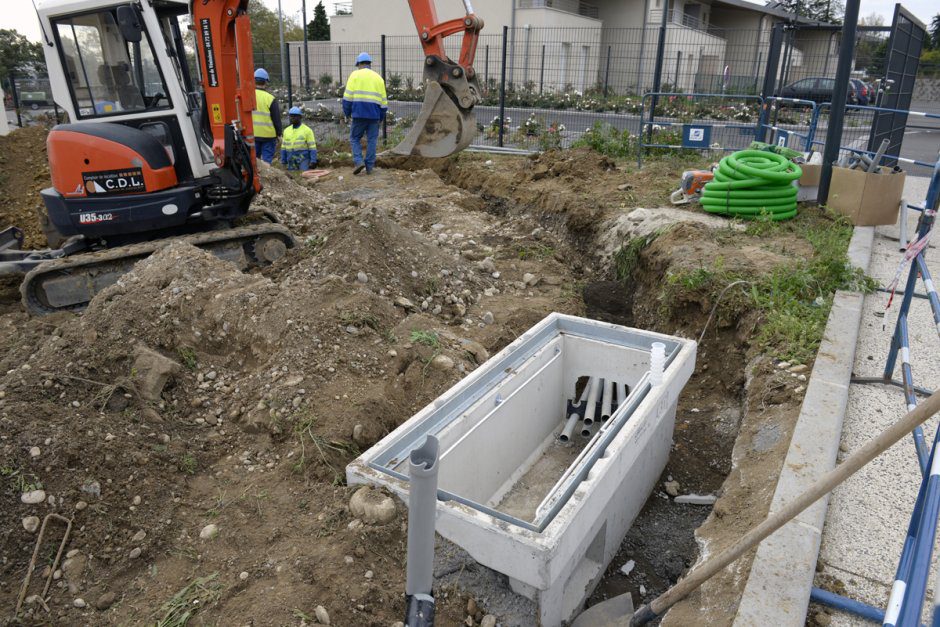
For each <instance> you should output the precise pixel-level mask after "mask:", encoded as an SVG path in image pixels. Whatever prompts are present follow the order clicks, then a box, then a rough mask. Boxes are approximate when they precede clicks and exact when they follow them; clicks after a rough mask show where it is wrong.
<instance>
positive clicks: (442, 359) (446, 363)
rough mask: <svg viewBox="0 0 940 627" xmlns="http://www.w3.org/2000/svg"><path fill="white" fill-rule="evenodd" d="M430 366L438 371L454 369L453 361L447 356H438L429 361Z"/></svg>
mask: <svg viewBox="0 0 940 627" xmlns="http://www.w3.org/2000/svg"><path fill="white" fill-rule="evenodd" d="M431 366H432V367H434V368H437V369H438V370H451V369H453V367H454V360H453V359H451V358H450V357H448V356H447V355H438V356H436V357H435V358H434V359H432V360H431Z"/></svg>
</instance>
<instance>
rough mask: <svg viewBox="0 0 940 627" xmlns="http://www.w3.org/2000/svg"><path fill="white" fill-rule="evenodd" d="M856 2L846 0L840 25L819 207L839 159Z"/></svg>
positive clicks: (858, 1)
mask: <svg viewBox="0 0 940 627" xmlns="http://www.w3.org/2000/svg"><path fill="white" fill-rule="evenodd" d="M859 3H860V0H846V3H845V17H844V18H843V22H842V29H843V30H842V41H841V42H840V45H839V64H838V66H837V67H836V84H835V87H834V88H833V92H832V94H833V98H832V100H833V103H832V107H831V109H830V110H829V126H828V127H827V128H826V146H825V148H824V149H823V162H822V173H821V175H820V178H819V192H818V194H817V200H818V202H819V204H821V205H822V204H825V203H826V201H828V200H829V183H830V181H831V180H832V163H833V161H835V160H836V158H837V157H838V156H839V144H840V143H841V142H842V124H843V122H844V121H845V94H846V93H848V89H849V74H850V73H851V72H852V60H853V58H854V54H855V28H856V26H857V25H858V8H859Z"/></svg>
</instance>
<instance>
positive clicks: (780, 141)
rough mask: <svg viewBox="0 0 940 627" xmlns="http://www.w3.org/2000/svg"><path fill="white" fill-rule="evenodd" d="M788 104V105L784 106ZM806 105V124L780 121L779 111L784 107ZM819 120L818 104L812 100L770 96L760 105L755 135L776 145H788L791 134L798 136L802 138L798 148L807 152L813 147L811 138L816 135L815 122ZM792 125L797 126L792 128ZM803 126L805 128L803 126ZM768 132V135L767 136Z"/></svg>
mask: <svg viewBox="0 0 940 627" xmlns="http://www.w3.org/2000/svg"><path fill="white" fill-rule="evenodd" d="M784 105H788V106H784ZM797 107H808V108H809V110H810V114H809V120H808V124H806V125H798V124H791V123H787V122H785V121H780V120H779V117H780V113H781V111H784V110H786V109H791V108H797ZM818 121H819V105H817V104H816V103H815V102H813V101H812V100H800V99H799V98H778V97H776V96H772V97H770V98H765V99H764V104H763V105H762V106H761V115H760V119H759V120H758V122H757V137H758V138H759V139H762V140H763V141H767V142H769V143H771V144H777V145H778V146H785V147H790V148H794V147H793V146H788V144H789V139H790V137H791V136H794V137H799V138H800V139H802V140H803V142H802V144H803V145H802V146H801V147H800V150H803V151H804V152H809V151H810V150H812V149H813V138H814V137H815V135H816V123H817V122H818ZM794 126H796V127H798V128H793V127H794ZM804 126H805V128H804ZM768 134H769V135H770V137H768Z"/></svg>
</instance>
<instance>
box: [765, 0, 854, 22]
mask: <svg viewBox="0 0 940 627" xmlns="http://www.w3.org/2000/svg"><path fill="white" fill-rule="evenodd" d="M774 6H775V7H777V8H778V9H783V10H784V11H786V12H788V13H793V14H794V15H798V16H800V17H805V18H808V19H811V20H816V21H818V22H827V23H829V24H841V23H842V16H843V15H844V14H845V3H844V2H843V0H780V1H779V2H775V3H774Z"/></svg>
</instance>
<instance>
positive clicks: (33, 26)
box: [0, 0, 940, 41]
mask: <svg viewBox="0 0 940 627" xmlns="http://www.w3.org/2000/svg"><path fill="white" fill-rule="evenodd" d="M263 1H264V3H265V4H266V5H268V6H269V7H271V8H272V9H275V10H277V0H263ZM506 1H507V2H508V1H510V0H506ZM388 2H390V3H392V2H397V3H398V4H399V5H400V6H399V9H400V10H401V11H408V3H407V2H405V0H388ZM436 2H437V6H438V7H440V13H442V14H443V13H444V11H443V7H446V6H448V3H450V4H453V5H454V11H455V12H456V11H458V10H460V9H462V8H463V7H462V6H461V3H460V2H458V0H436ZM316 3H317V2H316V0H307V15H308V17H307V19H308V20H310V19H312V18H313V7H314V5H316ZM323 4H324V5H326V13H327V15H332V14H333V2H332V1H331V0H324V2H323ZM894 4H895V2H894V0H862V5H861V7H862V8H861V15H863V16H865V15H868V14H870V13H879V14H881V15H882V16H884V18H885V23H886V24H890V23H891V16H892V15H893V14H894ZM903 4H904V6H905V7H906V8H907V9H908V10H909V11H910V12H911V13H913V14H914V15H916V16H917V17H919V18H920V19H921V20H922V21H923V22H924V23H925V24H928V25H929V24H930V19H931V17H932V16H933V15H936V13H937V12H938V11H940V5H938V2H937V0H904V2H903ZM3 5H4V7H5V8H10V9H12V10H11V11H5V12H4V17H3V20H2V22H0V27H2V28H13V29H16V30H18V31H19V32H21V33H23V34H24V35H26V36H27V37H29V38H30V39H33V40H35V41H40V39H41V36H40V34H39V22H38V21H37V20H36V13H35V12H34V11H33V4H32V0H3ZM9 5H12V6H9ZM300 7H301V0H281V9H282V10H283V11H284V13H285V14H288V15H294V16H296V17H297V18H298V19H297V21H298V22H299V21H300V19H299V17H300ZM481 17H483V19H486V16H485V15H483V16H481Z"/></svg>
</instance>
